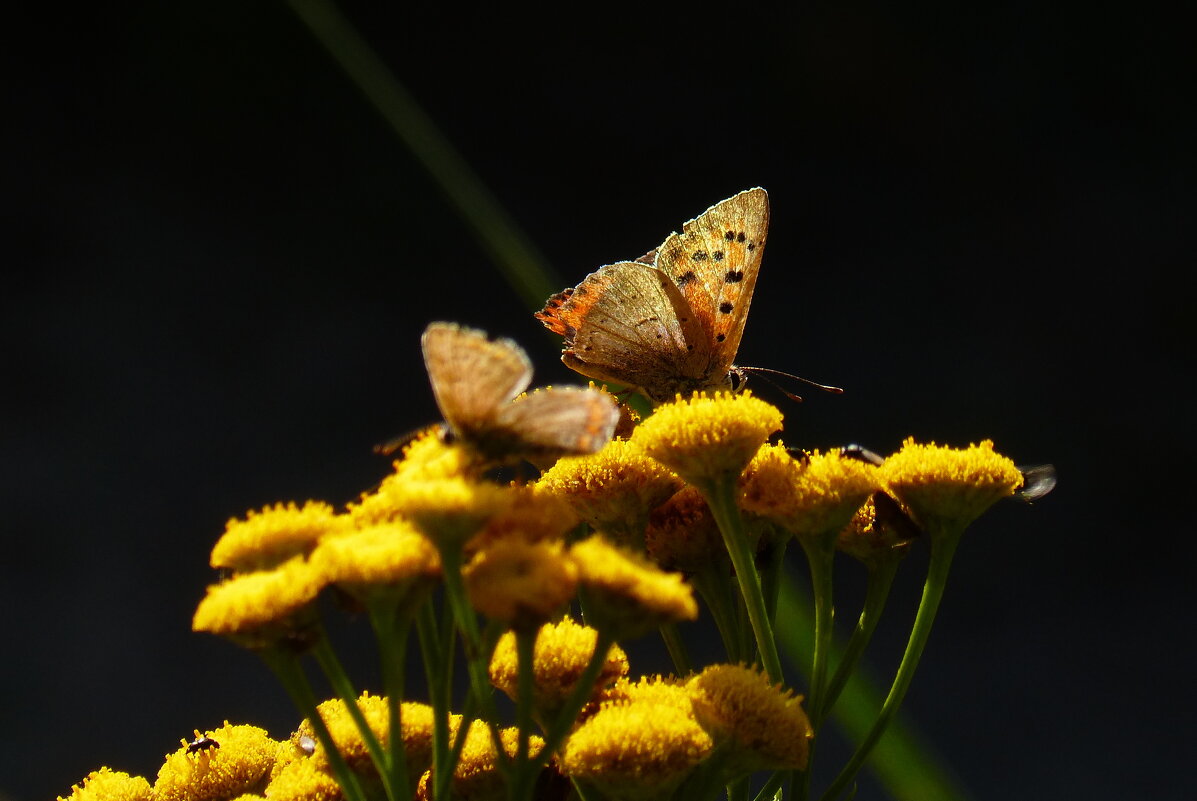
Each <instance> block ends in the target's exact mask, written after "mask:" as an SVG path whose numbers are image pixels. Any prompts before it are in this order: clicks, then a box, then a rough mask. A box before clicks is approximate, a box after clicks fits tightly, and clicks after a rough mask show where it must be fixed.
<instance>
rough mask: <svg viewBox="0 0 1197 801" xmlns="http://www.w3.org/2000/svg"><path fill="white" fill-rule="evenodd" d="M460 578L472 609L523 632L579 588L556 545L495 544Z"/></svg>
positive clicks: (514, 541)
mask: <svg viewBox="0 0 1197 801" xmlns="http://www.w3.org/2000/svg"><path fill="white" fill-rule="evenodd" d="M462 575H463V577H464V579H465V584H466V590H467V591H468V592H469V596H470V603H472V604H473V606H474V608H475V609H477V610H478V611H479V612H481V613H482V614H484V615H486V616H487V617H489V618H490V619H492V620H498V621H500V622H502V623H506V624H507V625H508V626H511V627H513V628H516V629H519V630H522V631H529V630H531V629H534V628H536V627H537V626H539V625H541V624H542V623H544V622H545V621H546V620H548V619H549V618H551V617H552V616H553V615H554V614H556V613H557V612H558V610H560V609H561V607H562V606H564V605H565V604H567V603H569V600H570V599H571V598H573V597H574V591H575V590H576V589H577V586H578V567H577V565H575V564H574V562H573V560H572V559H571V558H570V557H569V554H568V553H566V551H565V546H564V544H563V543H561V542H525V541H523V540H521V539H518V538H510V539H507V540H496V541H495V542H493V543H491V545H490V547H488V548H485V549H483V550H481V551H479V552H478V553H477V555H475V556H474V558H473V560H472V561H471V562H470V564H469V565H467V566H466V568H465V570H464V571H463V573H462Z"/></svg>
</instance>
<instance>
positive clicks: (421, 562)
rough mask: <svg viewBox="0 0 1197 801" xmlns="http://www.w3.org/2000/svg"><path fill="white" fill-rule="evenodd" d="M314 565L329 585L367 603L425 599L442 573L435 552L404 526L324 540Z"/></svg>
mask: <svg viewBox="0 0 1197 801" xmlns="http://www.w3.org/2000/svg"><path fill="white" fill-rule="evenodd" d="M310 561H311V564H312V567H313V568H314V569H315V570H316V571H317V572H318V573H319V574H320V575H321V577H322V579H323V581H324V582H326V583H328V584H336V585H337V586H338V587H340V588H341V589H343V590H345V591H346V592H348V593H349V594H350V595H352V596H354V597H355V598H358V599H359V600H362V601H366V600H368V599H369V598H372V597H378V596H386V597H398V598H400V599H402V598H406V597H409V596H412V595H414V596H417V597H422V594H423V593H422V590H423V589H425V588H428V587H431V585H432V582H434V581H435V580H436V578H437V577H438V576H439V575H440V572H441V558H440V554H439V553H437V550H436V548H435V547H434V546H433V544H432V543H431V542H430V541H429V540H428V538H427V537H425V536H424V535H423V534H420V533H419V532H418V531H416V530H415V528H414V527H413V526H412V525H411V524H410V523H408V522H406V521H402V520H395V521H392V522H390V523H379V524H377V525H372V526H368V527H366V528H363V529H358V530H354V531H349V532H346V533H343V534H337V535H335V536H330V537H325V538H324V539H323V540H321V542H320V544H319V545H318V546H316V550H315V551H313V552H312V556H311V560H310Z"/></svg>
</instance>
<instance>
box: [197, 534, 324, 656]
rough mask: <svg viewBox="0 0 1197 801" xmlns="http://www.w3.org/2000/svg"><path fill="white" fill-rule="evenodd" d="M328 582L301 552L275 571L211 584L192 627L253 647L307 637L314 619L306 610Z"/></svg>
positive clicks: (251, 574)
mask: <svg viewBox="0 0 1197 801" xmlns="http://www.w3.org/2000/svg"><path fill="white" fill-rule="evenodd" d="M323 586H324V583H323V579H322V577H321V574H320V571H319V570H317V569H315V568H313V567H312V565H311V564H310V563H309V562H308V561H307V560H305V559H304V558H303V557H302V556H296V557H295V558H293V559H291V560H290V561H289V562H285V563H284V564H282V565H279V566H278V567H277V568H275V569H274V570H263V571H259V572H256V573H243V574H240V575H236V576H233V577H232V578H230V579H228V580H227V581H224V582H221V583H220V584H213V585H212V586H210V587H208V594H207V595H206V596H205V597H204V599H203V600H202V601H200V603H199V606H198V607H196V610H195V616H194V617H193V618H192V621H191V628H192V630H193V631H207V632H210V633H212V634H221V635H224V636H226V637H229V638H230V639H233V640H235V641H237V642H239V643H241V644H242V645H245V646H247V647H251V648H252V647H258V646H265V645H271V644H273V643H276V642H278V641H279V640H282V639H290V640H297V639H298V640H302V639H304V637H305V633H306V632H307V630H308V627H309V624H310V622H311V621H310V619H309V617H308V614H307V613H309V612H310V607H311V605H312V603H313V602H314V601H315V600H316V596H317V595H318V594H319V593H320V590H321V588H322V587H323Z"/></svg>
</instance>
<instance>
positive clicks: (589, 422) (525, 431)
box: [495, 387, 620, 457]
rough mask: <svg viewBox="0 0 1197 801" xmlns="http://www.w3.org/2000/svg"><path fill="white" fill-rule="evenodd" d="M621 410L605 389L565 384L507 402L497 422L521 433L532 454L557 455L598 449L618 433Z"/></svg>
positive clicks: (504, 429) (501, 426)
mask: <svg viewBox="0 0 1197 801" xmlns="http://www.w3.org/2000/svg"><path fill="white" fill-rule="evenodd" d="M619 414H620V412H619V407H618V405H617V404H616V403H615V401H614V399H613V398H612V397H611V396H610V395H608V394H606V393H604V392H600V391H599V390H596V389H583V388H582V387H562V388H559V389H545V390H537V391H536V392H533V393H531V394H529V395H526V396H524V397H522V398H517V399H516V400H515V401H513V402H511V403H508V404H505V405H504V406H503V407H502V408H500V409H499V412H498V414H497V415H496V420H495V426H496V429H497V430H500V431H509V432H512V433H513V434H515V435H517V436H518V438H519V440H520V443H521V446H522V447H523V448H524V450H525V451H526V453H527V454H528V455H534V456H549V457H557V456H561V455H564V454H570V453H594V452H595V451H597V450H598V449H599V448H601V447H602V446H603V445H605V444H606V443H607V441H608V440H610V439H611V437H612V435H613V434H614V433H615V425H616V424H617V423H618V422H619Z"/></svg>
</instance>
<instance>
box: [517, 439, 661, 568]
mask: <svg viewBox="0 0 1197 801" xmlns="http://www.w3.org/2000/svg"><path fill="white" fill-rule="evenodd" d="M681 485H682V483H681V480H680V479H679V478H678V477H677V476H675V475H674V474H673V473H671V472H669V471H668V470H666V469H665V468H664V467H662V466H661V465H660V464H659V463H658V462H656V461H654V460H652V459H650V458H648V456H647V454H645V452H644V450H643V449H642V448H641V447H640V446H639V445H637V444H635V443H633V442H628V441H624V440H612V441H611V442H609V443H607V445H606V446H605V447H604V448H603V449H602V450H600V451H599V452H598V453H595V454H591V455H589V456H574V457H566V458H564V459H560V460H558V462H557V464H555V465H554V466H553V467H552V468H551V469H549V470H547V471H546V472H545V473H544V475H542V476H541V477H540V480H539V481H537V482H536V486H537V488H538V489H539V490H540V491H542V492H546V493H550V494H553V495H556V496H558V497H560V498H562V499H564V500H565V501H566V502H567V503H568V504H569V505H570V506H572V507H573V509H574V511H575V512H576V513H577V514H578V516H579V517H580V518H581V519H582V520H584V521H585V522H587V523H589V524H590V525H591V526H592V527H593V528H594V529H595V530H597V531H601V532H602V533H603V534H605V535H607V536H608V537H609V538H610V539H611V540H612V541H614V542H617V543H619V544H621V545H625V546H628V547H630V548H635V549H643V548H644V528H645V526H646V525H647V523H648V516H649V513H650V512H651V511H652V510H653V508H654V507H656V506H657V505H659V504H661V503H664V501H665V500H666V499H667V498H668V497H669V496H670V495H672V494H673V493H674V492H676V491H677V490H678V489H680V488H681Z"/></svg>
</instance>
